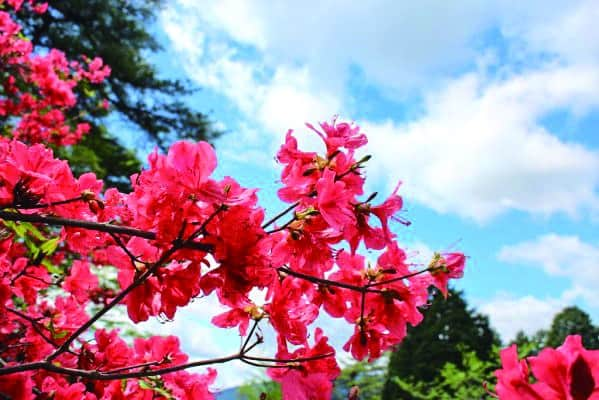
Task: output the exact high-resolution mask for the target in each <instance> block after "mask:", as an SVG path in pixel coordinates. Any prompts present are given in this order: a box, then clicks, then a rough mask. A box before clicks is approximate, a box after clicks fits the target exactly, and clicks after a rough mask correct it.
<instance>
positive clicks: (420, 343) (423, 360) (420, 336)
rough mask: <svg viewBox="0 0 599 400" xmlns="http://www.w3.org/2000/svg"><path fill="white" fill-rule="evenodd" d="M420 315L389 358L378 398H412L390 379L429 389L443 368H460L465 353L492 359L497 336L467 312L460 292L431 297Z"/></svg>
mask: <svg viewBox="0 0 599 400" xmlns="http://www.w3.org/2000/svg"><path fill="white" fill-rule="evenodd" d="M424 315H425V318H424V321H423V322H422V323H421V324H420V325H418V326H417V327H415V328H410V329H408V335H407V337H406V339H405V340H404V341H403V342H402V343H401V345H400V346H399V348H398V349H397V351H396V352H395V353H393V354H392V356H391V359H390V362H389V367H388V373H387V380H386V382H385V388H384V392H383V397H382V398H383V399H385V400H397V399H415V398H416V397H414V396H413V395H412V394H410V392H409V391H407V390H405V389H402V387H401V385H398V384H397V383H396V382H395V380H394V377H399V378H400V379H401V380H403V381H407V382H408V383H415V382H419V383H422V384H423V385H425V386H427V385H429V386H430V387H432V386H434V381H435V379H436V378H437V377H438V376H439V373H440V371H441V369H442V368H443V367H444V366H445V364H447V363H450V364H453V365H455V366H456V368H457V369H462V368H464V355H463V354H464V353H465V352H473V353H474V354H475V355H476V358H477V359H478V360H481V361H483V362H486V361H491V360H492V359H493V358H494V357H495V355H494V353H493V346H494V345H498V344H499V339H498V337H497V335H496V334H495V332H494V331H493V330H492V329H491V328H490V326H489V320H488V318H487V317H486V316H483V315H480V314H477V313H475V312H474V311H473V310H471V309H469V308H468V306H467V304H466V301H465V300H464V299H463V296H462V293H461V292H457V291H454V290H450V293H449V297H448V298H447V299H444V298H443V297H442V296H440V295H439V294H431V305H430V307H429V308H428V309H427V310H425V311H424ZM423 389H424V390H426V387H425V388H423Z"/></svg>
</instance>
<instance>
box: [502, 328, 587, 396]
mask: <svg viewBox="0 0 599 400" xmlns="http://www.w3.org/2000/svg"><path fill="white" fill-rule="evenodd" d="M527 360H528V362H529V364H530V370H531V371H532V374H533V375H534V377H535V378H536V382H535V383H530V371H529V369H528V366H527V362H526V360H520V361H519V360H518V354H517V351H516V345H512V346H510V347H509V348H507V349H504V350H502V351H501V362H502V367H503V368H502V369H500V370H497V371H496V372H495V375H496V376H497V386H496V391H497V395H498V396H499V398H500V399H502V400H511V399H514V400H516V399H524V400H529V399H530V400H594V399H599V350H586V349H585V348H584V347H582V338H581V337H580V336H578V335H571V336H568V337H567V338H566V340H565V342H564V344H563V345H561V346H560V347H558V348H557V349H552V348H546V349H543V350H541V352H540V353H539V355H538V356H536V357H528V359H527Z"/></svg>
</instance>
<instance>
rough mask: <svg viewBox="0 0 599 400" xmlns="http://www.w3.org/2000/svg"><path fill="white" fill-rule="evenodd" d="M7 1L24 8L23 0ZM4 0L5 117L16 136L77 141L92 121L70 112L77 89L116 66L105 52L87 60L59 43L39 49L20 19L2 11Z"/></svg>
mask: <svg viewBox="0 0 599 400" xmlns="http://www.w3.org/2000/svg"><path fill="white" fill-rule="evenodd" d="M6 4H7V5H8V6H10V7H12V8H13V9H14V10H17V11H18V10H19V9H20V8H21V7H22V5H23V1H22V0H19V1H15V0H12V1H7V2H6ZM3 5H4V1H0V65H1V67H0V76H1V77H2V78H1V81H0V94H2V98H0V118H3V119H5V120H8V121H11V123H12V124H14V129H12V130H11V131H10V132H9V133H10V134H11V136H13V137H15V138H18V139H19V140H22V141H26V142H28V143H40V142H44V143H53V144H56V145H68V144H73V143H76V142H77V141H79V139H80V138H81V137H82V135H84V134H85V133H87V132H88V131H89V128H90V127H89V125H88V124H87V123H85V122H75V121H71V120H69V119H68V118H67V112H68V111H69V110H70V109H72V108H73V107H74V106H75V104H76V101H77V99H76V96H75V93H74V92H73V90H74V88H75V86H76V85H78V84H80V83H84V82H85V83H87V84H97V83H100V82H102V81H103V80H104V79H105V78H106V77H107V76H108V75H109V74H110V68H109V67H108V66H106V65H104V64H103V63H102V60H101V59H99V58H95V59H93V60H89V59H86V61H85V62H84V63H83V64H81V63H79V62H76V61H69V60H67V58H66V57H65V55H64V54H63V53H62V52H60V51H58V50H56V49H50V51H49V52H48V53H47V54H36V53H34V51H33V46H32V44H31V42H30V41H29V40H27V39H25V38H23V37H22V35H21V27H20V26H19V24H17V23H16V22H15V21H14V20H13V19H12V18H11V15H10V14H9V13H8V12H7V11H2V6H3ZM29 6H30V7H31V8H32V9H33V11H34V12H37V13H43V12H45V11H46V9H47V4H46V3H40V4H35V3H34V2H33V1H29ZM1 133H2V132H0V134H1ZM6 133H8V132H5V134H6Z"/></svg>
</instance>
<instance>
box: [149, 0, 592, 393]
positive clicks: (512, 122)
mask: <svg viewBox="0 0 599 400" xmlns="http://www.w3.org/2000/svg"><path fill="white" fill-rule="evenodd" d="M597 20H599V7H597V3H596V2H595V1H594V0H589V1H574V0H568V1H554V0H545V1H527V2H514V1H480V0H464V1H459V2H451V5H449V3H447V2H438V1H433V0H430V1H421V2H407V1H369V2H341V1H330V0H329V1H303V2H291V1H289V2H276V3H275V2H270V1H249V0H248V1H244V0H239V1H235V0H224V1H223V0H220V1H208V0H207V1H203V2H197V1H193V0H177V1H173V2H171V3H169V5H168V6H167V7H166V8H164V9H163V10H162V11H161V13H160V18H159V19H158V21H157V24H156V28H155V29H156V31H157V34H158V36H159V37H160V38H161V41H162V42H163V44H164V45H165V48H166V49H167V51H166V52H165V53H161V54H159V55H157V56H154V57H155V59H156V62H157V63H158V65H159V66H160V69H161V71H162V72H163V73H165V74H167V75H170V76H175V77H187V78H188V79H189V80H190V81H192V82H193V83H194V84H196V85H198V86H199V87H201V88H202V90H201V91H200V92H199V93H198V94H196V95H194V96H193V98H192V101H193V103H194V105H195V106H197V107H198V108H199V109H200V110H204V111H210V116H211V118H212V119H213V120H214V121H216V123H217V124H218V126H220V127H221V128H223V129H224V130H225V131H226V132H228V134H226V135H225V136H223V137H222V138H221V139H219V140H218V141H217V142H216V148H217V153H218V156H219V167H218V173H219V174H221V175H231V176H234V177H236V178H237V179H238V180H239V181H240V182H241V183H242V184H244V185H246V186H254V187H260V188H262V189H261V192H260V198H261V200H262V201H263V204H264V206H265V207H266V208H267V211H268V212H270V213H272V214H274V213H275V212H276V211H277V210H278V209H279V207H280V204H279V203H278V202H277V200H276V196H275V192H276V189H277V184H276V180H277V174H278V172H279V169H278V168H277V166H276V164H275V163H274V161H273V155H274V152H275V151H276V148H277V147H278V146H279V145H280V143H281V141H282V139H283V136H284V133H285V132H286V130H287V129H288V128H293V129H296V130H297V131H298V132H302V131H303V132H306V129H305V128H303V122H304V121H310V122H313V123H314V122H317V121H324V120H330V118H331V117H332V116H333V115H335V114H339V115H340V116H341V118H342V119H345V120H354V121H356V123H357V124H359V125H360V126H362V127H363V129H364V131H365V132H366V133H367V134H368V136H369V139H370V143H369V146H368V149H367V152H368V153H369V154H372V155H373V159H372V160H371V162H370V163H369V164H370V165H369V166H368V171H367V174H368V179H369V181H370V183H369V185H370V186H369V189H370V190H373V191H375V190H376V191H379V192H381V193H388V192H389V191H391V190H392V189H393V187H394V186H395V185H396V183H397V181H398V180H401V181H402V182H403V185H402V187H401V194H402V195H403V196H404V200H405V213H404V214H403V216H404V217H405V218H407V219H408V220H410V221H412V225H411V226H410V227H407V228H406V227H404V226H402V225H399V224H398V225H397V226H395V228H396V232H397V234H398V238H399V240H400V241H401V243H403V244H404V245H405V247H406V248H407V249H408V251H409V252H411V253H412V254H414V255H415V257H416V258H418V257H424V256H426V255H427V254H428V253H429V252H430V251H431V250H449V249H459V250H461V251H463V252H465V253H466V254H467V255H468V256H469V257H470V258H469V263H468V267H467V271H466V275H465V278H464V279H463V280H461V281H460V282H459V283H458V284H457V287H458V288H460V289H463V290H464V291H465V294H466V297H467V299H468V300H469V302H470V304H471V305H473V306H475V307H476V308H477V309H478V310H480V311H482V312H484V313H486V314H488V315H489V316H490V318H491V323H492V325H493V326H494V327H495V329H497V331H498V332H499V333H500V334H501V335H502V337H503V339H504V340H509V339H511V338H512V337H513V336H514V334H515V332H516V331H517V330H519V329H523V330H525V331H526V332H528V333H532V332H534V331H536V330H537V329H540V328H545V327H547V326H548V325H549V323H550V321H551V319H552V317H553V315H554V314H555V313H556V312H558V311H559V310H560V309H562V308H563V307H564V306H566V305H570V304H577V305H579V306H580V307H582V308H583V309H585V310H586V311H587V312H588V313H589V314H590V315H591V316H592V318H593V319H594V321H595V323H597V322H599V291H598V290H597V287H599V261H598V260H599V235H598V234H597V224H598V222H599V193H598V191H597V188H598V185H599V132H598V130H599V90H598V89H599V31H598V30H597V29H596V21H597ZM302 137H303V138H304V137H305V140H304V141H305V143H307V145H314V141H313V140H312V139H310V137H309V135H308V134H307V133H306V135H305V136H302ZM215 310H217V307H216V305H214V304H213V303H202V302H197V303H194V305H193V306H192V307H191V309H190V310H188V311H186V313H185V314H183V315H184V316H181V315H179V317H178V319H179V318H180V319H182V320H183V321H182V322H180V321H176V322H175V323H173V324H167V325H161V329H162V330H164V331H165V332H166V331H172V332H175V333H178V334H180V335H182V337H183V340H184V342H185V343H186V346H188V350H189V351H190V352H192V353H194V354H200V355H210V354H212V353H216V352H218V351H221V354H222V352H227V350H226V348H229V349H231V350H230V351H232V352H234V351H235V346H236V345H237V344H238V338H236V337H235V335H234V332H232V335H229V334H228V333H227V334H223V333H222V332H220V331H215V330H213V329H211V328H210V327H209V325H208V324H206V323H204V322H202V321H203V319H202V318H203V317H206V316H208V315H212V314H214V313H215V312H217V311H215ZM192 327H193V329H192ZM340 332H341V333H339V335H340V336H342V333H343V331H340ZM338 343H343V338H340V339H339V342H338ZM231 344H232V347H231ZM227 346H228V347H227ZM239 371H242V370H240V369H237V367H234V368H231V369H227V371H226V372H225V373H224V375H223V377H222V378H221V380H220V381H219V384H220V385H223V386H227V385H230V384H233V383H235V382H238V381H239V380H240V379H241V378H242V377H245V376H247V372H239ZM244 371H245V370H244Z"/></svg>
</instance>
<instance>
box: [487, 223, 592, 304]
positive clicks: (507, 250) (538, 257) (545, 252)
mask: <svg viewBox="0 0 599 400" xmlns="http://www.w3.org/2000/svg"><path fill="white" fill-rule="evenodd" d="M498 257H499V259H500V260H501V261H504V262H510V263H517V264H524V265H529V266H534V267H538V268H542V269H543V271H544V272H545V273H547V274H548V275H551V276H556V277H563V278H565V279H567V280H568V281H569V282H570V283H571V288H570V289H569V290H568V291H567V292H566V293H565V294H564V296H565V297H567V298H570V299H573V298H582V299H584V300H586V301H587V303H588V304H589V305H590V306H593V307H597V305H599V294H598V292H597V287H599V264H597V260H599V246H597V245H593V244H590V243H586V242H584V241H582V240H580V238H579V237H577V236H564V235H556V234H547V235H544V236H540V237H538V238H537V239H535V240H531V241H526V242H521V243H518V244H514V245H509V246H505V247H503V248H502V249H501V250H500V252H499V255H498Z"/></svg>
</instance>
